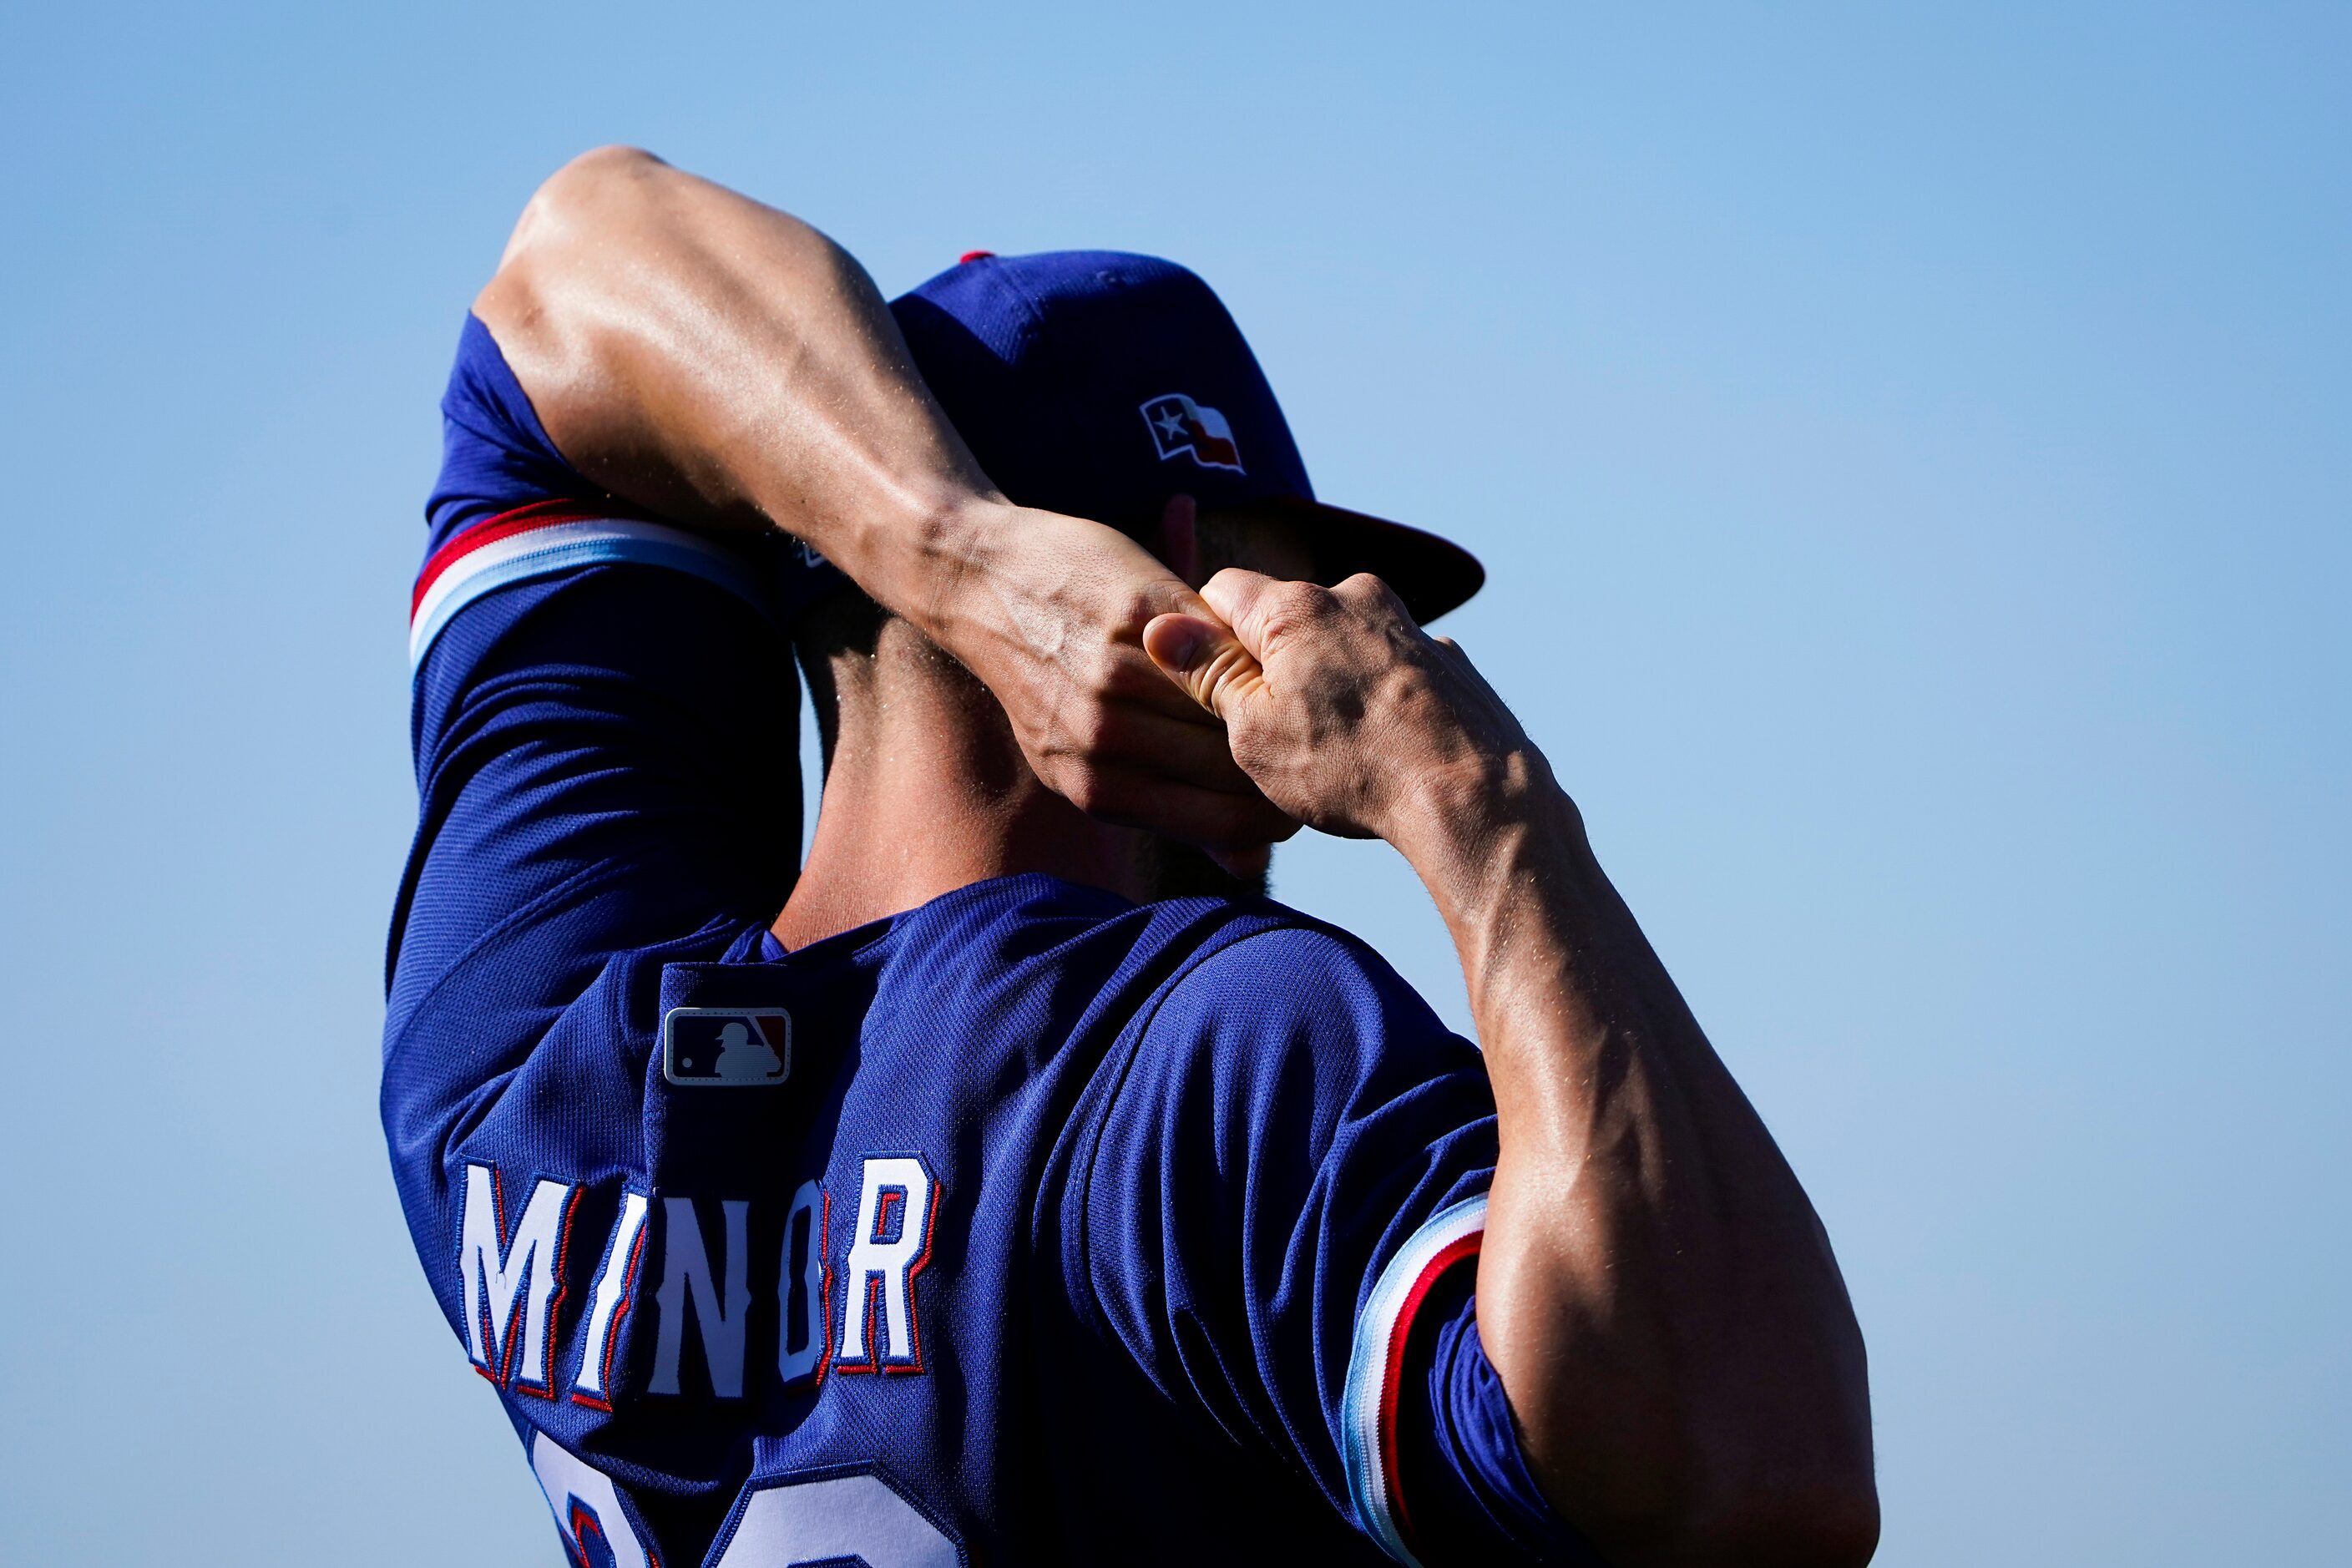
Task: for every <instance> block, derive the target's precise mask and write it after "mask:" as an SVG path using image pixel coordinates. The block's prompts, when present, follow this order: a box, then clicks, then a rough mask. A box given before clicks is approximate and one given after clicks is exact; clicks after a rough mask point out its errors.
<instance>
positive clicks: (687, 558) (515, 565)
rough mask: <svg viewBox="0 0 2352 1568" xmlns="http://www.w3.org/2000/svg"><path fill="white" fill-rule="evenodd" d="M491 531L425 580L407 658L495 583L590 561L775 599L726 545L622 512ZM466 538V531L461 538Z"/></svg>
mask: <svg viewBox="0 0 2352 1568" xmlns="http://www.w3.org/2000/svg"><path fill="white" fill-rule="evenodd" d="M483 531H484V532H488V533H489V534H490V535H491V536H490V537H488V538H486V539H484V540H483V541H482V542H480V543H479V544H477V545H475V546H474V547H473V548H471V549H462V548H461V549H457V550H451V551H445V552H443V553H442V554H441V555H439V556H436V558H435V562H434V564H433V566H432V567H430V568H428V572H429V573H430V576H429V578H428V580H427V581H425V583H422V584H419V586H418V591H417V595H416V600H415V609H414V611H413V613H412V615H411V616H410V619H409V629H408V663H409V668H410V669H411V670H412V671H413V670H415V669H416V668H418V667H420V666H422V665H423V664H424V662H425V654H426V653H427V652H428V651H430V649H431V648H432V647H433V639H434V638H435V637H438V636H440V635H441V629H442V628H443V627H444V626H447V625H448V624H449V622H450V620H451V619H452V618H453V617H454V616H456V615H457V612H458V611H459V610H462V609H464V608H465V607H466V606H467V605H469V604H472V603H473V602H474V601H475V600H476V599H478V598H480V597H481V596H482V595H485V594H487V593H488V592H490V591H491V590H492V589H494V588H503V587H506V586H507V585H509V584H514V583H521V582H527V581H529V580H530V579H531V578H534V577H545V576H549V575H551V574H555V573H559V572H568V571H572V570H574V569H576V568H579V567H583V566H597V565H604V564H606V563H613V562H624V561H625V562H635V563H640V564H644V565H649V566H667V567H668V568H670V569H671V570H673V571H677V572H686V573H690V574H693V575H695V576H697V577H700V578H702V579H703V580H705V581H706V582H709V583H715V584H718V585H719V587H721V588H724V589H726V590H727V591H728V592H730V593H731V594H734V595H737V596H738V597H740V598H741V599H743V600H744V601H746V602H747V603H749V604H750V605H752V607H753V608H755V609H759V610H762V611H764V610H766V609H767V608H768V607H769V606H768V599H767V596H766V595H763V594H762V593H761V591H760V589H759V586H758V584H757V583H756V582H755V580H754V579H753V577H752V574H751V572H750V571H748V570H747V569H746V568H745V567H744V565H743V563H741V562H740V560H738V559H737V558H736V557H735V555H734V554H732V553H731V552H729V551H728V550H727V549H726V548H725V547H724V546H722V545H719V544H717V543H714V542H711V541H709V540H708V539H704V538H702V537H701V536H700V535H698V534H693V533H689V532H688V531H686V530H684V529H681V528H671V527H669V526H667V524H663V523H658V522H639V521H629V520H625V519H621V518H581V517H578V516H572V517H554V518H550V519H548V520H547V521H544V522H539V523H536V524H534V525H532V526H530V527H527V528H524V529H521V530H519V531H491V530H483ZM458 543H459V544H460V545H462V543H463V536H461V537H460V540H459V541H458Z"/></svg>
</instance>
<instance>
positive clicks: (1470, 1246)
mask: <svg viewBox="0 0 2352 1568" xmlns="http://www.w3.org/2000/svg"><path fill="white" fill-rule="evenodd" d="M1485 1236H1486V1194H1484V1193H1481V1194H1478V1196H1476V1197H1475V1198H1465V1199H1464V1200H1463V1201H1462V1202H1460V1203H1458V1204H1454V1205H1452V1206H1450V1207H1448V1208H1444V1209H1442V1210H1440V1211H1439V1212H1438V1213H1437V1214H1435V1215H1432V1216H1431V1217H1430V1219H1429V1220H1428V1221H1427V1222H1426V1223H1424V1224H1423V1226H1422V1227H1421V1228H1420V1229H1419V1230H1416V1231H1414V1232H1413V1233H1412V1236H1411V1237H1408V1238H1407V1239H1406V1241H1405V1244H1404V1245H1403V1246H1402V1247H1399V1248H1398V1249H1397V1253H1396V1256H1395V1257H1393V1258H1390V1259H1389V1263H1388V1267H1387V1268H1383V1269H1381V1277H1380V1280H1379V1282H1378V1283H1377V1284H1375V1285H1374V1286H1373V1287H1372V1293H1371V1295H1370V1297H1368V1298H1367V1299H1366V1300H1365V1302H1364V1310H1363V1311H1362V1312H1361V1314H1360V1315H1359V1316H1358V1317H1357V1319H1356V1341H1355V1346H1354V1349H1353V1350H1352V1351H1351V1352H1349V1356H1348V1384H1347V1389H1346V1392H1345V1394H1343V1395H1342V1397H1341V1400H1340V1406H1339V1424H1340V1426H1341V1428H1342V1435H1343V1437H1344V1444H1343V1447H1342V1448H1341V1456H1340V1457H1341V1458H1342V1460H1343V1461H1344V1462H1345V1464H1346V1466H1347V1471H1348V1489H1349V1493H1350V1495H1351V1496H1352V1497H1353V1498H1354V1499H1355V1503H1356V1515H1357V1517H1358V1518H1359V1519H1360V1520H1361V1521H1363V1526H1364V1529H1365V1530H1366V1531H1368V1532H1369V1533H1370V1535H1371V1537H1372V1539H1373V1540H1374V1541H1376V1542H1380V1544H1381V1549H1382V1550H1384V1551H1385V1552H1388V1554H1389V1555H1390V1556H1391V1557H1393V1558H1395V1559H1396V1560H1397V1561H1398V1562H1400V1563H1413V1562H1414V1559H1413V1555H1412V1552H1411V1550H1409V1549H1408V1548H1407V1546H1406V1544H1405V1538H1406V1535H1407V1533H1408V1530H1409V1525H1408V1521H1407V1520H1406V1517H1405V1510H1404V1500H1403V1498H1402V1496H1400V1495H1399V1493H1398V1491H1397V1483H1396V1468H1397V1467H1396V1454H1397V1447H1396V1427H1397V1399H1398V1394H1399V1393H1400V1391H1401V1384H1402V1377H1403V1373H1404V1348H1405V1342H1406V1341H1407V1340H1408V1339H1410V1338H1411V1337H1412V1321H1413V1315H1414V1314H1415V1313H1416V1312H1418V1311H1419V1310H1421V1304H1422V1302H1423V1300H1426V1299H1427V1297H1428V1295H1429V1292H1430V1289H1431V1288H1432V1287H1433V1286H1434V1285H1435V1284H1436V1283H1437V1281H1438V1279H1440V1278H1442V1277H1443V1276H1444V1273H1445V1271H1446V1270H1447V1269H1449V1268H1453V1267H1454V1265H1455V1264H1457V1263H1459V1262H1461V1261H1463V1260H1464V1259H1465V1258H1475V1257H1476V1256H1477V1255H1478V1244H1479V1242H1480V1241H1481V1240H1482V1239H1483V1238H1484V1237H1485ZM1415 1568H1418V1564H1415Z"/></svg>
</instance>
